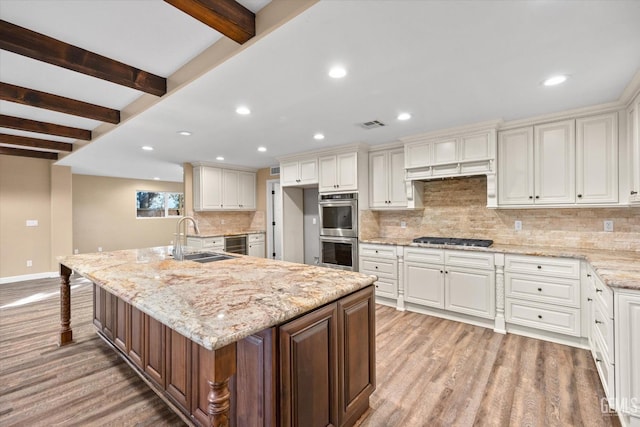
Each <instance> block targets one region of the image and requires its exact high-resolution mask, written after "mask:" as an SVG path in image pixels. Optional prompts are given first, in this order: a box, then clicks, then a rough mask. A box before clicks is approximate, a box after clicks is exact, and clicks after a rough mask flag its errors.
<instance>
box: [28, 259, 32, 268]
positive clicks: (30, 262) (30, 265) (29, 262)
mask: <svg viewBox="0 0 640 427" xmlns="http://www.w3.org/2000/svg"><path fill="white" fill-rule="evenodd" d="M27 267H33V261H31V260H30V259H28V260H27Z"/></svg>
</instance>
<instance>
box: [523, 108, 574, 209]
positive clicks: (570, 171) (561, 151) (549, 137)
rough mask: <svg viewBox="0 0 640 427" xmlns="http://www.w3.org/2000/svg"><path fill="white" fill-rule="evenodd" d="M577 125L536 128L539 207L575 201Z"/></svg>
mask: <svg viewBox="0 0 640 427" xmlns="http://www.w3.org/2000/svg"><path fill="white" fill-rule="evenodd" d="M574 128H575V122H574V121H573V120H566V121H563V122H556V123H549V124H545V125H538V126H534V127H533V136H534V146H533V152H534V153H533V157H534V160H533V162H534V171H535V172H534V192H535V195H534V200H535V203H536V204H554V203H573V202H575V188H576V187H575V186H576V181H575V146H576V143H575V132H574Z"/></svg>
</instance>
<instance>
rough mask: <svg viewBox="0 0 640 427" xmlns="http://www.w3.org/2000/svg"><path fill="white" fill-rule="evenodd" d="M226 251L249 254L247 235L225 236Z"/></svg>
mask: <svg viewBox="0 0 640 427" xmlns="http://www.w3.org/2000/svg"><path fill="white" fill-rule="evenodd" d="M224 251H225V252H230V253H232V254H241V255H246V254H247V235H246V234H243V235H241V236H228V237H225V238H224Z"/></svg>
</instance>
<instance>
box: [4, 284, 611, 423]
mask: <svg viewBox="0 0 640 427" xmlns="http://www.w3.org/2000/svg"><path fill="white" fill-rule="evenodd" d="M72 286H73V290H72V296H71V300H72V320H71V321H72V327H73V331H74V340H75V343H74V344H72V345H70V346H67V347H62V348H58V346H57V344H56V339H57V337H56V333H57V331H58V328H59V325H58V322H59V299H58V295H57V291H58V280H57V279H47V280H36V281H29V282H17V283H9V284H5V285H0V425H2V426H23V425H30V426H44V425H61V426H88V425H91V426H107V425H109V426H134V425H135V426H181V425H184V423H183V422H182V420H181V419H180V418H179V417H178V416H177V415H175V414H174V413H173V412H171V411H170V410H169V409H168V408H167V407H166V405H165V404H164V402H163V401H162V400H160V399H159V398H158V397H157V396H156V395H155V394H154V393H153V392H151V391H150V389H149V388H148V387H147V386H146V385H145V384H144V382H143V381H142V380H141V379H139V378H138V376H137V375H136V374H134V373H133V371H132V370H131V369H130V368H129V367H128V365H126V364H125V363H124V362H123V361H122V360H121V359H120V358H119V357H118V356H117V355H116V354H115V352H114V351H113V350H111V349H110V348H109V347H108V346H107V345H106V344H105V343H104V342H103V341H102V340H101V339H100V338H98V337H97V335H96V333H95V331H94V327H93V324H92V322H91V317H92V305H91V292H92V291H91V286H90V283H89V282H88V281H85V280H83V279H77V278H76V279H73V280H72ZM34 295H36V296H39V297H40V298H42V299H41V300H39V301H32V302H26V303H25V304H22V305H15V306H8V305H10V304H12V303H15V302H16V301H18V302H19V300H21V299H23V298H29V297H31V298H33V296H34ZM376 321H377V324H376V327H377V331H376V334H377V390H376V391H375V393H374V394H373V396H372V397H371V408H370V409H369V411H368V412H367V413H366V414H365V415H364V416H363V417H362V418H361V419H360V420H359V421H358V423H357V425H358V426H359V427H373V426H402V427H407V426H618V425H619V423H618V420H617V418H616V417H614V416H611V415H603V414H602V413H601V411H600V397H602V396H604V392H603V391H602V386H601V385H600V381H599V379H598V376H597V372H596V369H595V365H594V363H593V361H592V359H591V355H590V354H589V353H588V352H587V351H586V350H580V349H575V348H571V347H566V346H562V345H558V344H552V343H547V342H544V341H538V340H535V339H531V338H525V337H520V336H517V335H500V334H495V333H494V332H493V331H491V330H488V329H484V328H480V327H476V326H471V325H466V324H463V323H458V322H452V321H448V320H444V319H439V318H435V317H430V316H424V315H420V314H415V313H409V312H398V311H396V310H394V309H392V308H389V307H383V306H378V307H377V310H376ZM241 427H244V426H241ZM304 427H306V426H304Z"/></svg>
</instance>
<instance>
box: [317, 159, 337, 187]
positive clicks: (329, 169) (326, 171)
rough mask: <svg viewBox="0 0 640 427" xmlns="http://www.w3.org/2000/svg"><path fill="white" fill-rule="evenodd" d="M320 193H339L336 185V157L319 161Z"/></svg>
mask: <svg viewBox="0 0 640 427" xmlns="http://www.w3.org/2000/svg"><path fill="white" fill-rule="evenodd" d="M318 169H319V170H320V171H319V174H318V181H319V182H318V191H319V192H321V193H322V192H327V191H338V189H337V187H336V185H338V183H337V181H336V176H337V159H336V156H327V157H320V158H319V159H318Z"/></svg>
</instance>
